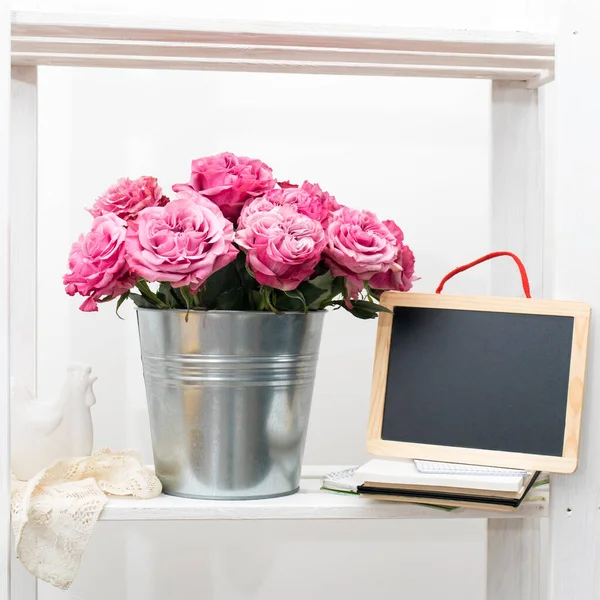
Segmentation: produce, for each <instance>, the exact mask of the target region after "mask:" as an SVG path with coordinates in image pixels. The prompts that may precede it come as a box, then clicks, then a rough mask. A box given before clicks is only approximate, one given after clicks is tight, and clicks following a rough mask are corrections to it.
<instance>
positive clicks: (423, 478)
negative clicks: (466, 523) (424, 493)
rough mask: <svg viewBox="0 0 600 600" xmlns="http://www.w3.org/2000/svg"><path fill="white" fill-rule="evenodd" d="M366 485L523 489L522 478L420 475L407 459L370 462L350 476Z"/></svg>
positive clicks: (507, 476) (501, 489)
mask: <svg viewBox="0 0 600 600" xmlns="http://www.w3.org/2000/svg"><path fill="white" fill-rule="evenodd" d="M354 475H355V477H356V478H357V479H358V480H361V481H362V482H369V483H381V484H385V483H396V484H404V485H423V486H432V487H454V488H470V489H478V490H490V491H497V492H518V491H519V490H520V489H521V488H522V487H523V479H524V478H523V476H522V475H473V474H460V475H449V474H438V473H421V472H420V471H419V470H418V469H417V467H416V466H415V462H414V461H413V460H411V459H397V460H381V459H374V460H370V461H369V462H368V463H366V464H365V465H363V466H362V467H359V468H358V469H357V470H356V473H355V474H354Z"/></svg>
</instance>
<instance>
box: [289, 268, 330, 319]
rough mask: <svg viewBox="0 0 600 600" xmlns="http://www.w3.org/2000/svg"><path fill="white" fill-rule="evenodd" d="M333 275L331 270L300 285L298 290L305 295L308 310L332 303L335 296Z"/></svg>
mask: <svg viewBox="0 0 600 600" xmlns="http://www.w3.org/2000/svg"><path fill="white" fill-rule="evenodd" d="M332 286H333V276H332V275H331V272H330V271H327V272H326V273H323V274H322V275H319V276H317V277H314V278H313V279H311V280H309V281H305V282H303V283H301V284H300V285H299V286H298V290H299V291H300V292H301V293H302V295H303V296H304V300H305V301H306V306H307V308H308V310H319V309H321V308H325V306H328V305H329V304H331V300H332V299H333V298H334V297H335V294H334V293H333V289H332Z"/></svg>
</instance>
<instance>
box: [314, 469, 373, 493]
mask: <svg viewBox="0 0 600 600" xmlns="http://www.w3.org/2000/svg"><path fill="white" fill-rule="evenodd" d="M357 468H358V467H350V468H349V469H344V470H343V471H334V472H333V473H328V474H327V475H325V477H323V480H322V481H321V487H322V489H324V490H329V491H330V492H345V493H348V494H357V493H358V492H357V491H356V488H357V487H358V486H359V485H362V484H363V482H362V481H361V480H360V479H359V478H358V477H356V469H357Z"/></svg>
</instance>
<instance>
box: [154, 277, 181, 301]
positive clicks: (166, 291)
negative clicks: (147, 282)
mask: <svg viewBox="0 0 600 600" xmlns="http://www.w3.org/2000/svg"><path fill="white" fill-rule="evenodd" d="M157 296H158V297H159V298H160V299H161V300H163V301H164V302H165V304H166V305H167V306H168V307H169V308H177V300H176V299H175V298H174V297H173V288H172V287H171V284H170V283H169V282H167V281H162V282H161V284H160V285H159V286H158V294H157Z"/></svg>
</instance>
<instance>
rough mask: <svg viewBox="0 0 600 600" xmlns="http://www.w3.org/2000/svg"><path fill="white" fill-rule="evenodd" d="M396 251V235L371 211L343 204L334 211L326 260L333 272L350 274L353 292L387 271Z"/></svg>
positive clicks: (328, 237) (344, 275)
mask: <svg viewBox="0 0 600 600" xmlns="http://www.w3.org/2000/svg"><path fill="white" fill-rule="evenodd" d="M396 253H397V243H396V239H395V237H394V235H393V234H392V233H391V232H390V231H389V229H388V228H387V227H386V226H385V225H384V224H383V223H382V222H381V221H379V219H378V218H377V217H376V216H375V215H374V214H373V213H372V212H369V211H368V210H355V209H353V208H348V207H343V208H341V209H340V210H338V211H337V212H335V213H334V214H333V216H332V220H331V223H330V224H329V227H328V228H327V246H326V247H325V250H324V255H325V257H326V260H325V262H326V264H327V265H328V266H329V268H330V269H331V272H332V273H333V274H334V275H336V276H342V277H346V278H347V280H348V288H349V290H351V292H353V293H356V290H360V289H362V288H363V282H365V281H369V280H370V279H371V278H372V277H373V276H374V275H375V274H377V273H381V272H385V271H387V270H388V269H389V268H390V267H391V266H392V265H393V264H394V259H395V258H396Z"/></svg>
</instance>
